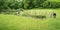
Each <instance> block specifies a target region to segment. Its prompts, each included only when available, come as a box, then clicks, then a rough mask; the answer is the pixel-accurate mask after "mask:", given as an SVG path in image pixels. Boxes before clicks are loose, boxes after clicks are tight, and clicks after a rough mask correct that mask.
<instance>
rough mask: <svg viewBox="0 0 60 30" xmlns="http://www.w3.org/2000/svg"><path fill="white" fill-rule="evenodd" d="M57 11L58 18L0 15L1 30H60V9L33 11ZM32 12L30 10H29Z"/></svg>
mask: <svg viewBox="0 0 60 30" xmlns="http://www.w3.org/2000/svg"><path fill="white" fill-rule="evenodd" d="M31 10H33V11H35V10H37V12H38V11H39V10H42V12H43V10H44V11H49V10H50V11H52V10H53V11H55V12H56V13H57V18H47V19H43V20H42V19H37V18H32V17H26V16H16V15H3V14H0V30H60V9H31ZM29 11H30V10H29Z"/></svg>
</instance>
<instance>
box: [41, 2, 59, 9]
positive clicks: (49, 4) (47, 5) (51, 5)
mask: <svg viewBox="0 0 60 30" xmlns="http://www.w3.org/2000/svg"><path fill="white" fill-rule="evenodd" d="M42 7H43V8H60V2H49V1H46V2H44V3H43V4H42Z"/></svg>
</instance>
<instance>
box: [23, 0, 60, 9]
mask: <svg viewBox="0 0 60 30" xmlns="http://www.w3.org/2000/svg"><path fill="white" fill-rule="evenodd" d="M32 8H60V2H50V1H47V0H25V1H24V9H32Z"/></svg>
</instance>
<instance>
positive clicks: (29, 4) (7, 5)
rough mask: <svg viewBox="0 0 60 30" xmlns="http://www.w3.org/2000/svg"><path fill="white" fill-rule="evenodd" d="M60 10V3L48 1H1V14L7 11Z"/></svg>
mask: <svg viewBox="0 0 60 30" xmlns="http://www.w3.org/2000/svg"><path fill="white" fill-rule="evenodd" d="M19 8H21V9H32V8H60V2H50V1H47V0H0V12H1V11H9V10H6V9H19Z"/></svg>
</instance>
